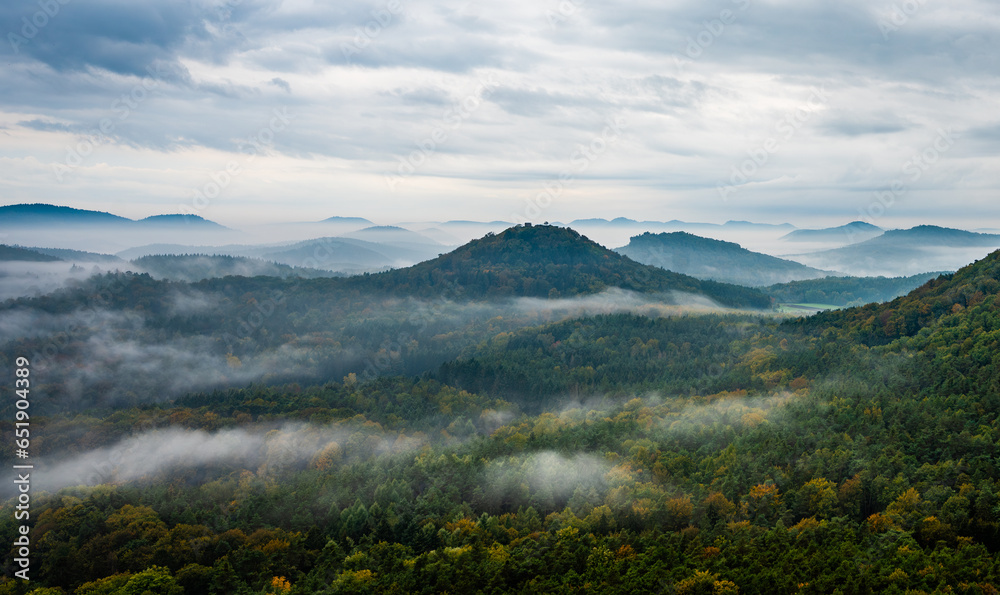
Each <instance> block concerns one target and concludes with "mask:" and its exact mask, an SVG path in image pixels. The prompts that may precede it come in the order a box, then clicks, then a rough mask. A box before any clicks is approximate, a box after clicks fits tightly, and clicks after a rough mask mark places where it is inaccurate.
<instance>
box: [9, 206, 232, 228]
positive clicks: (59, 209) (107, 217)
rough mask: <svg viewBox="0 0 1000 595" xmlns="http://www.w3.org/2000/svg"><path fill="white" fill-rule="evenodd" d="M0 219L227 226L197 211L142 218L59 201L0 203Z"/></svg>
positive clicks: (24, 222)
mask: <svg viewBox="0 0 1000 595" xmlns="http://www.w3.org/2000/svg"><path fill="white" fill-rule="evenodd" d="M0 222H2V223H3V224H4V225H6V224H12V225H15V226H17V225H26V226H38V225H121V226H136V225H139V226H150V225H156V226H176V225H192V224H194V225H202V226H208V227H217V228H219V229H229V228H227V227H225V226H224V225H220V224H218V223H216V222H214V221H210V220H208V219H205V218H204V217H201V216H199V215H181V214H167V215H152V216H150V217H146V218H144V219H138V220H136V219H128V218H126V217H122V216H120V215H113V214H111V213H105V212H104V211H89V210H86V209H74V208H73V207H63V206H58V205H51V204H44V203H34V204H19V205H8V206H4V207H0Z"/></svg>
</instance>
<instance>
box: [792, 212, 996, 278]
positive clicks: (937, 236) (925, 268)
mask: <svg viewBox="0 0 1000 595" xmlns="http://www.w3.org/2000/svg"><path fill="white" fill-rule="evenodd" d="M994 248H1000V235H994V234H985V233H975V232H971V231H963V230H960V229H950V228H947V227H938V226H935V225H920V226H917V227H913V228H911V229H897V230H890V231H887V232H885V233H884V234H882V235H880V236H878V237H875V238H872V239H870V240H866V241H864V242H859V243H857V244H851V245H850V246H844V247H843V248H836V249H834V250H824V251H821V252H813V253H809V254H798V255H793V256H792V258H794V259H795V260H797V261H799V262H802V263H804V264H807V265H809V266H814V267H819V268H825V269H833V270H838V271H843V272H845V273H848V274H851V275H858V276H872V277H874V276H887V277H898V276H907V275H916V274H918V273H926V272H929V271H943V270H956V269H958V268H960V267H962V266H965V265H966V264H968V263H969V262H972V261H973V260H976V259H978V258H982V257H984V256H986V254H988V253H989V252H991V251H992V249H994Z"/></svg>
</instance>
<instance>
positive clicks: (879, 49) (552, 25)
mask: <svg viewBox="0 0 1000 595" xmlns="http://www.w3.org/2000/svg"><path fill="white" fill-rule="evenodd" d="M46 11H48V12H46ZM998 31H1000V16H998V15H997V14H996V13H995V10H994V9H993V6H992V5H991V4H990V3H988V2H984V1H977V0H960V1H954V2H949V3H935V2H928V1H926V0H910V1H908V2H894V3H876V4H871V3H867V2H862V1H861V0H848V1H845V2H838V3H835V4H833V3H827V2H818V1H807V2H791V1H787V0H769V1H764V0H715V1H710V2H694V1H688V2H674V3H670V5H669V6H657V5H654V4H648V3H642V2H629V3H626V4H615V5H614V6H608V5H602V4H596V3H592V2H587V1H585V0H563V1H561V2H560V1H556V0H553V1H551V2H542V3H528V2H513V3H504V4H502V5H492V4H489V3H485V2H476V1H472V2H466V1H464V0H459V1H457V2H443V3H442V2H434V3H431V2H427V1H425V0H376V1H374V2H358V3H351V4H350V5H338V6H334V7H330V6H322V5H320V4H314V3H312V2H305V1H276V0H221V1H220V0H199V1H197V2H175V1H169V2H158V3H155V4H134V3H127V2H124V1H122V0H86V1H84V0H79V1H75V2H66V3H65V4H63V3H62V2H61V0H53V2H49V3H45V2H42V3H38V2H31V1H21V0H18V1H16V2H10V3H6V4H4V5H3V6H2V7H0V32H2V33H3V34H4V39H3V41H2V43H0V48H2V49H0V52H2V54H3V55H2V56H0V57H2V59H3V60H2V62H0V84H2V85H3V88H4V89H5V93H4V94H3V95H2V96H0V131H2V136H0V138H3V141H0V203H2V204H17V203H35V202H39V203H51V204H60V205H66V206H72V207H75V208H82V209H93V210H101V211H108V212H112V213H115V214H119V215H123V216H126V217H131V218H135V219H138V218H142V217H146V216H150V215H157V214H163V213H177V212H193V213H196V214H199V215H201V216H203V217H206V218H208V219H211V220H213V221H217V222H220V223H222V224H224V225H229V226H233V227H239V226H242V225H252V224H260V223H266V222H273V221H281V222H285V221H317V220H320V219H324V218H326V217H330V216H334V215H344V216H359V217H366V218H368V219H370V220H372V221H374V222H376V223H396V222H402V221H444V220H450V219H473V220H481V221H491V220H504V221H518V220H530V221H544V220H551V221H564V222H569V221H572V220H574V219H580V218H587V217H605V218H608V219H611V218H614V217H619V216H624V217H630V218H633V219H637V220H659V221H667V220H671V219H681V220H685V221H705V222H710V223H722V222H724V221H727V220H751V221H757V222H771V223H782V222H790V223H792V224H794V225H796V226H798V227H824V226H833V225H841V224H843V223H847V222H848V221H853V220H858V219H862V220H867V221H869V222H870V223H873V224H876V225H879V226H880V227H883V228H893V227H908V226H911V225H917V224H921V223H934V224H938V225H949V226H953V227H960V228H964V229H977V228H990V227H998V225H996V224H994V222H993V221H992V220H991V219H990V217H991V215H993V213H994V212H995V206H994V201H995V196H996V190H997V186H998V179H997V177H998V172H1000V155H998V152H997V150H996V147H997V141H998V139H1000V121H998V119H997V116H996V111H995V106H996V105H997V102H998V99H1000V97H998V86H997V78H996V73H997V72H1000V69H998V64H997V56H996V52H995V48H996V47H997V41H998ZM741 170H742V171H741ZM546 192H548V194H545V193H546Z"/></svg>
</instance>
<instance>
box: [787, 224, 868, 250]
mask: <svg viewBox="0 0 1000 595" xmlns="http://www.w3.org/2000/svg"><path fill="white" fill-rule="evenodd" d="M884 232H885V230H884V229H882V228H881V227H878V226H877V225H872V224H871V223H866V222H864V221H852V222H850V223H848V224H846V225H841V226H839V227H827V228H825V229H796V230H795V231H793V232H791V233H788V234H786V235H784V236H782V237H781V239H782V240H784V241H786V242H840V243H842V244H854V243H857V242H863V241H865V240H870V239H872V238H874V237H877V236H880V235H882V234H883V233H884Z"/></svg>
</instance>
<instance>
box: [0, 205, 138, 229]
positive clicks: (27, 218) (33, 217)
mask: <svg viewBox="0 0 1000 595" xmlns="http://www.w3.org/2000/svg"><path fill="white" fill-rule="evenodd" d="M0 223H2V224H3V225H65V224H77V223H82V224H88V225H94V224H102V225H109V224H110V225H128V224H131V223H135V222H134V221H132V220H131V219H126V218H125V217H119V216H118V215H112V214H111V213H105V212H103V211H87V210H83V209H74V208H72V207H60V206H56V205H49V204H21V205H10V206H6V207H0Z"/></svg>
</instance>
